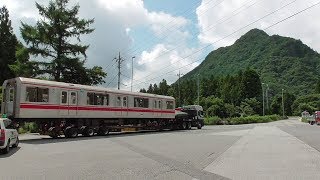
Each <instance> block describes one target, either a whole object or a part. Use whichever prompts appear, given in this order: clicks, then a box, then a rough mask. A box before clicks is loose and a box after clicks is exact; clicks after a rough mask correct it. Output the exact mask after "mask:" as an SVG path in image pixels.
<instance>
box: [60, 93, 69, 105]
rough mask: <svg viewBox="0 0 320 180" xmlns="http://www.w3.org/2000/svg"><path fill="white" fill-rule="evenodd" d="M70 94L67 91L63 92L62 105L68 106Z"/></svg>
mask: <svg viewBox="0 0 320 180" xmlns="http://www.w3.org/2000/svg"><path fill="white" fill-rule="evenodd" d="M67 99H68V93H67V92H66V91H62V92H61V103H62V104H67Z"/></svg>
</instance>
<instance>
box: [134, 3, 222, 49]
mask: <svg viewBox="0 0 320 180" xmlns="http://www.w3.org/2000/svg"><path fill="white" fill-rule="evenodd" d="M223 1H224V0H222V1H220V2H218V3H215V4H214V5H213V6H212V7H209V8H207V9H206V10H204V11H202V12H201V13H200V14H203V13H204V12H206V11H208V10H209V9H212V8H214V7H217V6H218V5H220V4H221V3H222V2H223ZM209 2H210V1H209ZM205 4H208V3H205ZM191 12H193V11H191ZM176 20H177V19H174V20H172V21H170V22H174V21H176ZM170 22H169V23H168V24H170ZM174 27H175V25H172V26H169V27H167V28H162V29H164V30H162V29H161V31H160V34H159V35H158V36H162V35H165V36H164V37H162V38H158V37H153V38H149V40H152V39H157V40H158V41H162V40H164V39H165V38H167V37H168V36H170V35H171V34H170V33H168V31H171V32H175V31H177V30H181V29H183V28H184V27H183V26H180V27H179V28H176V29H172V28H174ZM171 29H172V30H171ZM146 42H148V43H147V45H148V44H150V43H151V41H148V39H147V40H146ZM143 45H146V43H145V42H144V43H143ZM138 47H139V48H135V49H134V50H133V51H132V53H133V54H134V52H136V51H137V50H140V49H142V48H143V46H138Z"/></svg>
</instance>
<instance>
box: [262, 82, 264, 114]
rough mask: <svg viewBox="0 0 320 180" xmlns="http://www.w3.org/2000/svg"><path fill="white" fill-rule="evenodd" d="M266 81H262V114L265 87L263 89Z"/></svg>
mask: <svg viewBox="0 0 320 180" xmlns="http://www.w3.org/2000/svg"><path fill="white" fill-rule="evenodd" d="M263 85H264V83H262V115H263V116H264V89H263Z"/></svg>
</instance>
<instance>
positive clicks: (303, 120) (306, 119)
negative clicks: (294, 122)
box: [301, 117, 309, 123]
mask: <svg viewBox="0 0 320 180" xmlns="http://www.w3.org/2000/svg"><path fill="white" fill-rule="evenodd" d="M301 121H302V122H305V123H309V120H308V118H305V117H303V118H302V119H301Z"/></svg>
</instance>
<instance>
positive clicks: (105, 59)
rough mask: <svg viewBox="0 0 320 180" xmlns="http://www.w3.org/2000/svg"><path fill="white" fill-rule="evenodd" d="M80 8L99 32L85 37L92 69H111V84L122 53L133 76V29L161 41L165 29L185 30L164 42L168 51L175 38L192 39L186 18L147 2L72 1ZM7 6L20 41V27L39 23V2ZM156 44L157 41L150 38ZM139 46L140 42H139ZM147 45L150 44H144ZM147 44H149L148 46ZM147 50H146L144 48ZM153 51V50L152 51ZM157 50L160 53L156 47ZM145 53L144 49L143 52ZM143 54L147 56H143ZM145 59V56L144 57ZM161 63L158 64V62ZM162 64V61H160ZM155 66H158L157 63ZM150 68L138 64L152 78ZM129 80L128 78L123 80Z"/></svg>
mask: <svg viewBox="0 0 320 180" xmlns="http://www.w3.org/2000/svg"><path fill="white" fill-rule="evenodd" d="M37 2H38V3H39V4H43V5H47V4H48V1H47V0H37ZM77 3H79V5H80V13H79V15H80V17H82V18H86V19H88V18H94V19H95V22H94V24H92V27H93V28H95V31H94V32H93V33H91V34H90V35H85V36H83V37H82V41H83V42H84V43H86V44H90V48H89V49H88V51H87V55H88V62H87V64H88V66H95V65H99V66H102V67H104V68H106V67H109V68H108V69H107V72H108V77H107V79H106V81H107V84H108V83H109V82H111V80H112V79H113V78H114V75H115V74H116V73H117V69H116V66H115V65H113V66H112V64H114V63H115V62H114V61H113V59H114V57H115V56H117V55H118V52H119V51H121V53H122V56H123V57H125V58H126V61H125V62H124V64H123V72H122V73H123V74H124V75H127V76H129V74H130V73H129V72H131V71H130V70H131V69H130V67H131V55H132V53H130V54H129V52H128V51H127V50H128V49H129V47H130V46H131V44H132V42H133V41H137V40H136V39H133V38H132V36H131V34H133V33H134V32H133V30H132V29H133V28H135V27H144V28H149V29H150V30H152V32H153V33H154V35H158V36H159V37H161V33H162V32H161V31H163V32H167V31H168V30H166V29H165V28H162V27H164V26H167V25H168V23H172V28H173V29H174V28H178V27H179V28H181V30H179V31H176V32H174V33H175V34H174V35H172V36H171V37H167V38H166V39H163V40H162V43H163V44H165V47H166V48H169V45H168V43H170V40H171V41H174V40H172V39H173V38H182V39H183V38H185V37H187V36H188V34H189V33H188V32H187V31H185V30H184V29H183V27H184V26H186V25H187V23H188V20H187V19H185V18H183V17H175V16H172V15H170V14H167V13H164V12H150V11H149V10H147V9H146V8H145V6H144V3H143V0H94V1H86V0H71V1H70V5H73V4H77ZM2 5H6V6H7V8H8V9H9V13H10V18H11V19H12V22H13V28H14V31H15V33H16V34H17V35H18V37H19V39H20V40H22V38H21V37H20V32H19V27H20V22H21V21H22V22H25V23H28V24H35V23H36V21H37V19H39V17H40V16H39V15H38V11H37V9H36V7H35V1H19V0H2V1H1V2H0V6H2ZM150 39H151V40H154V37H152V38H150ZM138 41H139V43H140V40H139V39H138ZM143 43H146V42H143ZM146 44H147V43H146ZM144 48H146V47H144ZM151 48H152V47H151ZM155 49H158V47H157V46H156V47H155ZM140 50H141V52H142V51H143V50H144V49H140ZM136 54H137V60H138V59H139V55H138V54H139V52H136ZM142 54H143V53H142ZM141 56H142V55H141ZM157 61H158V60H157ZM159 62H160V64H161V60H160V61H159ZM153 63H154V62H153ZM149 66H151V65H150V64H149V65H148V66H146V65H144V66H143V67H139V66H138V64H137V63H136V62H135V72H138V71H139V70H141V69H143V70H144V73H142V72H141V74H149V73H150V72H152V70H150V68H149ZM123 78H125V77H123ZM110 86H111V87H116V81H113V83H111V84H110Z"/></svg>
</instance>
